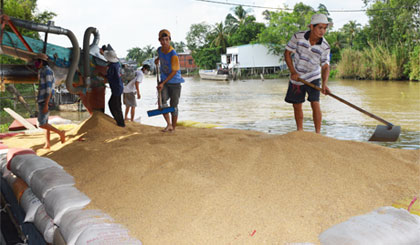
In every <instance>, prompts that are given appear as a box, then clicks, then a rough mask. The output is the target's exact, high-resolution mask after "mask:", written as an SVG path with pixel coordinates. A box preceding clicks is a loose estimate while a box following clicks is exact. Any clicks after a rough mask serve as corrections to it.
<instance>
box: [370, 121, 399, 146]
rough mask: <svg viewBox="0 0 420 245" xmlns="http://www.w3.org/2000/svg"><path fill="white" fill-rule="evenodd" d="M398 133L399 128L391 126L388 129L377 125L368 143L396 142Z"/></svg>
mask: <svg viewBox="0 0 420 245" xmlns="http://www.w3.org/2000/svg"><path fill="white" fill-rule="evenodd" d="M400 132H401V127H400V126H392V127H391V128H389V127H388V126H384V125H378V126H376V129H375V132H373V135H372V137H370V139H369V141H380V142H394V141H397V140H398V137H399V136H400Z"/></svg>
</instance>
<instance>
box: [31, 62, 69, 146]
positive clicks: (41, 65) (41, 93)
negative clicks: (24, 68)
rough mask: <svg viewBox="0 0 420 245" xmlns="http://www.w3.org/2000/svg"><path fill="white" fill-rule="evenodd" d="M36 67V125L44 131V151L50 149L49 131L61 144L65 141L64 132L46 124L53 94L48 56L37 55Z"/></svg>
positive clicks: (51, 73) (52, 81)
mask: <svg viewBox="0 0 420 245" xmlns="http://www.w3.org/2000/svg"><path fill="white" fill-rule="evenodd" d="M36 67H37V68H38V69H39V86H38V96H37V102H38V110H39V113H38V124H39V127H40V128H43V129H45V130H46V132H45V139H46V142H45V146H44V149H49V148H50V147H51V141H50V136H51V131H53V132H55V133H57V134H58V135H59V136H60V141H61V143H64V142H65V141H66V137H65V131H61V130H58V129H57V128H55V127H54V126H52V125H51V124H49V123H48V116H49V111H48V103H49V101H50V99H51V97H52V95H53V93H54V85H55V77H54V72H53V70H52V69H51V68H50V67H49V66H48V56H47V55H45V54H38V55H37V57H36Z"/></svg>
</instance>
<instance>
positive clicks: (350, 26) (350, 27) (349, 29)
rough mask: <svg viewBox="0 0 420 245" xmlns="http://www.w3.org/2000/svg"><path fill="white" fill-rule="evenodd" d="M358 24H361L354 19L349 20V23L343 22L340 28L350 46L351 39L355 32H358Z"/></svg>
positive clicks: (351, 44)
mask: <svg viewBox="0 0 420 245" xmlns="http://www.w3.org/2000/svg"><path fill="white" fill-rule="evenodd" d="M360 26H361V25H360V24H359V23H356V21H353V20H351V21H349V23H347V24H345V25H344V26H343V28H342V30H343V31H344V33H345V34H346V36H347V41H348V43H349V45H350V47H353V40H354V38H355V36H356V34H357V33H359V32H360Z"/></svg>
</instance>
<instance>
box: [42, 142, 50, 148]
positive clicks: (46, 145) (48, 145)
mask: <svg viewBox="0 0 420 245" xmlns="http://www.w3.org/2000/svg"><path fill="white" fill-rule="evenodd" d="M50 148H51V145H50V144H47V143H45V145H44V147H43V148H42V149H47V150H48V149H50Z"/></svg>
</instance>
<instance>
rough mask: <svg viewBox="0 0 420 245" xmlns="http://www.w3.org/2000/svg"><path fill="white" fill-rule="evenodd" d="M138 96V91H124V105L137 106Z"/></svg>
mask: <svg viewBox="0 0 420 245" xmlns="http://www.w3.org/2000/svg"><path fill="white" fill-rule="evenodd" d="M136 96H137V93H136V92H132V93H124V94H123V98H124V99H123V100H124V105H126V106H132V107H136V106H137V102H136Z"/></svg>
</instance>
